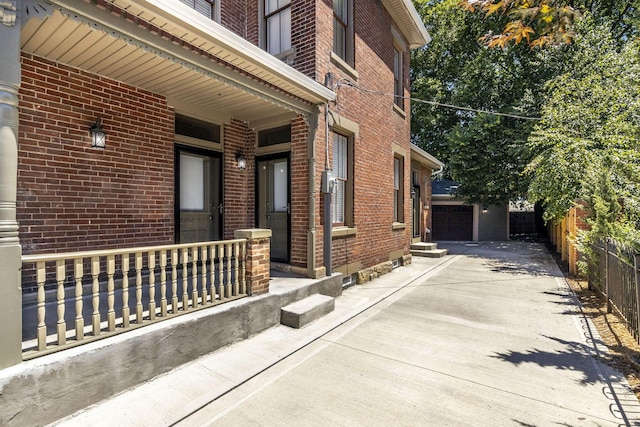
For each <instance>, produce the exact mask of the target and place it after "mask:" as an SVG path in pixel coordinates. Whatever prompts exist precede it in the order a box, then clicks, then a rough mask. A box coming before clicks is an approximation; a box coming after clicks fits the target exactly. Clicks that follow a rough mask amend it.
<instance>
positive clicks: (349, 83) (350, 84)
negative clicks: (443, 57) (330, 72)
mask: <svg viewBox="0 0 640 427" xmlns="http://www.w3.org/2000/svg"><path fill="white" fill-rule="evenodd" d="M340 86H348V87H352V88H354V89H357V90H359V91H361V92H365V93H369V94H372V95H379V96H389V97H393V98H397V97H398V96H397V95H395V94H392V93H384V92H380V91H377V90H371V89H364V88H361V87H360V86H358V85H356V84H355V83H353V82H352V81H350V80H347V79H341V80H339V81H338V82H337V83H336V90H337V89H338V88H339V87H340ZM401 98H402V99H408V100H410V101H414V102H419V103H421V104H429V105H433V106H436V107H444V108H451V109H454V110H462V111H471V112H474V113H484V114H492V115H494V116H502V117H510V118H513V119H521V120H541V119H542V118H541V117H530V116H522V115H519V114H511V113H500V112H497V111H489V110H481V109H477V108H471V107H461V106H459V105H453V104H445V103H442V102H437V101H429V100H426V99H419V98H413V97H411V96H402V97H401Z"/></svg>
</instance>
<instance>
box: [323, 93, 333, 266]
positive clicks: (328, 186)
mask: <svg viewBox="0 0 640 427" xmlns="http://www.w3.org/2000/svg"><path fill="white" fill-rule="evenodd" d="M324 137H325V147H324V150H325V160H324V172H323V173H322V193H323V194H322V195H323V197H324V216H323V218H324V229H323V237H324V241H323V243H324V244H323V245H322V246H323V252H322V255H323V258H324V268H325V271H326V275H327V276H331V275H332V274H333V269H332V265H331V252H332V251H331V243H332V242H331V225H332V224H331V193H332V189H333V184H332V182H331V181H332V177H331V173H330V168H329V104H328V103H327V104H325V106H324Z"/></svg>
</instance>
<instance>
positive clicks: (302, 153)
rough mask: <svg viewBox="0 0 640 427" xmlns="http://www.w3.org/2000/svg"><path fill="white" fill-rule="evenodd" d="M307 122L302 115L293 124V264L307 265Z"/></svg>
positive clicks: (298, 265)
mask: <svg viewBox="0 0 640 427" xmlns="http://www.w3.org/2000/svg"><path fill="white" fill-rule="evenodd" d="M307 158H308V152H307V124H306V123H305V121H304V119H303V118H302V117H298V118H297V119H295V120H293V122H292V124H291V265H293V266H296V267H303V268H304V267H306V266H307V230H308V229H309V172H308V170H309V162H308V161H307Z"/></svg>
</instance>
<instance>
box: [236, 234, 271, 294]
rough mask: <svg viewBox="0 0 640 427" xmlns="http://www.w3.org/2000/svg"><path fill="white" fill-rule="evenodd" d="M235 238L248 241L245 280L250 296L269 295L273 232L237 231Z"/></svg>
mask: <svg viewBox="0 0 640 427" xmlns="http://www.w3.org/2000/svg"><path fill="white" fill-rule="evenodd" d="M235 238H236V239H247V262H246V265H245V268H246V272H245V279H246V281H247V289H248V292H249V295H260V294H266V293H268V292H269V278H270V276H269V269H270V265H271V230H263V229H259V228H252V229H249V230H236V231H235Z"/></svg>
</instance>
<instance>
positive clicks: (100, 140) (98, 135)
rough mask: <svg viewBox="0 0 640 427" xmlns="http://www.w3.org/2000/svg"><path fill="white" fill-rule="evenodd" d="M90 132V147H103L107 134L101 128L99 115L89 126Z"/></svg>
mask: <svg viewBox="0 0 640 427" xmlns="http://www.w3.org/2000/svg"><path fill="white" fill-rule="evenodd" d="M89 133H90V134H91V147H93V148H104V147H105V145H106V143H107V138H106V137H107V134H106V133H104V130H103V129H102V120H101V119H100V117H98V118H97V119H96V122H95V123H94V124H92V125H91V127H90V128H89Z"/></svg>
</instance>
